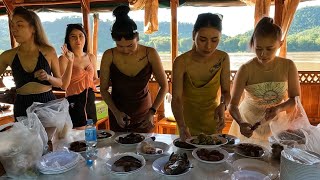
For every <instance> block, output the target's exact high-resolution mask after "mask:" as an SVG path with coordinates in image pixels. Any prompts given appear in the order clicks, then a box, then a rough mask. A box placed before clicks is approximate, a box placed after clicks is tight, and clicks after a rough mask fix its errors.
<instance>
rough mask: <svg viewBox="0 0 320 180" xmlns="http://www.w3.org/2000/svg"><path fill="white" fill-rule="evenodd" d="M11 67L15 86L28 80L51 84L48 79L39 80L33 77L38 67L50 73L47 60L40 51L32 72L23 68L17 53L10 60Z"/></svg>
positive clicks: (20, 85)
mask: <svg viewBox="0 0 320 180" xmlns="http://www.w3.org/2000/svg"><path fill="white" fill-rule="evenodd" d="M11 69H12V76H13V79H14V82H15V84H16V88H20V87H22V86H23V85H25V84H27V83H29V82H37V83H40V84H43V85H51V84H50V82H49V81H40V80H39V79H37V78H35V77H34V73H35V72H36V71H38V70H40V69H43V70H45V71H46V72H47V73H48V74H49V75H51V68H50V66H49V64H48V61H47V60H46V58H45V57H44V56H43V54H42V53H41V52H40V51H39V57H38V62H37V65H36V67H35V68H34V70H33V71H32V72H26V71H25V70H24V69H23V67H22V65H21V63H20V59H19V56H18V54H16V55H15V57H14V59H13V61H12V64H11Z"/></svg>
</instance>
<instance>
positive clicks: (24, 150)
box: [0, 114, 48, 179]
mask: <svg viewBox="0 0 320 180" xmlns="http://www.w3.org/2000/svg"><path fill="white" fill-rule="evenodd" d="M18 121H19V122H15V123H10V124H6V125H3V126H0V130H2V129H5V128H9V129H7V130H5V131H3V132H0V161H1V163H2V165H3V167H4V169H5V171H6V174H7V176H8V177H12V178H22V179H25V178H30V177H35V176H37V175H36V173H35V171H34V166H35V164H36V162H37V161H38V160H39V159H40V158H41V156H42V154H43V152H44V151H45V150H46V147H47V143H48V138H47V134H46V131H45V130H44V128H43V126H42V124H41V122H40V121H39V119H38V118H37V116H36V115H35V114H33V115H32V114H30V117H29V118H26V117H19V118H18Z"/></svg>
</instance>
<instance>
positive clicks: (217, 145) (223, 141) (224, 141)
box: [186, 135, 228, 148]
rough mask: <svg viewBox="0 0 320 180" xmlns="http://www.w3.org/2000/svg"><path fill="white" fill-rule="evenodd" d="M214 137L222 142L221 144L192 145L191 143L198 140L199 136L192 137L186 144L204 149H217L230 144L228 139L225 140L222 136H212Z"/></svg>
mask: <svg viewBox="0 0 320 180" xmlns="http://www.w3.org/2000/svg"><path fill="white" fill-rule="evenodd" d="M210 136H212V137H216V138H217V139H219V140H220V141H221V144H212V145H205V144H194V143H192V142H191V141H192V140H193V139H197V136H192V137H191V138H189V139H187V140H186V142H187V143H189V144H191V145H194V146H196V147H204V148H217V147H219V146H222V145H225V144H227V143H228V140H227V139H226V138H223V137H220V136H217V135H210Z"/></svg>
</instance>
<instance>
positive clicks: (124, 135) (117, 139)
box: [114, 133, 146, 147]
mask: <svg viewBox="0 0 320 180" xmlns="http://www.w3.org/2000/svg"><path fill="white" fill-rule="evenodd" d="M129 134H131V133H128V134H122V135H119V136H117V137H116V138H115V139H114V142H116V143H118V144H120V145H122V146H128V147H133V146H136V145H138V144H139V143H140V142H142V141H143V140H145V139H146V137H145V136H144V135H142V134H140V135H142V136H143V137H144V139H143V140H142V141H140V142H138V143H133V144H122V143H120V142H119V137H126V136H127V135H129ZM135 134H138V133H135Z"/></svg>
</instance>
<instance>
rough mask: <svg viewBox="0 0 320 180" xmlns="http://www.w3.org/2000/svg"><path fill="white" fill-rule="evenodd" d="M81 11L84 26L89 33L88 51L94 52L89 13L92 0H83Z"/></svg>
mask: <svg viewBox="0 0 320 180" xmlns="http://www.w3.org/2000/svg"><path fill="white" fill-rule="evenodd" d="M81 11H82V21H83V27H84V29H85V31H86V33H87V38H88V52H89V53H92V42H91V34H90V27H89V23H90V21H89V13H90V1H89V0H81Z"/></svg>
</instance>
